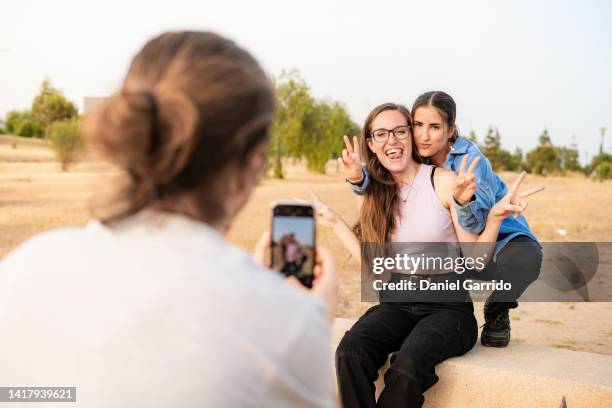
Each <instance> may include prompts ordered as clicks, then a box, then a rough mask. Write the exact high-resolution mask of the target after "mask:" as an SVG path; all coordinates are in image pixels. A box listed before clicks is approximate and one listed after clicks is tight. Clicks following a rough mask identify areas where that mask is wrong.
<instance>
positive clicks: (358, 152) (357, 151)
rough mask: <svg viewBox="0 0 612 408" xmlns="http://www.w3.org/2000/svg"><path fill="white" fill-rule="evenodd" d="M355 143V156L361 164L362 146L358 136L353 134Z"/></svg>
mask: <svg viewBox="0 0 612 408" xmlns="http://www.w3.org/2000/svg"><path fill="white" fill-rule="evenodd" d="M353 144H354V145H355V157H356V158H357V160H358V161H359V163H360V164H361V146H360V145H359V138H358V137H357V136H353Z"/></svg>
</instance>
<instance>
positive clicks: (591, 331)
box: [0, 136, 612, 355]
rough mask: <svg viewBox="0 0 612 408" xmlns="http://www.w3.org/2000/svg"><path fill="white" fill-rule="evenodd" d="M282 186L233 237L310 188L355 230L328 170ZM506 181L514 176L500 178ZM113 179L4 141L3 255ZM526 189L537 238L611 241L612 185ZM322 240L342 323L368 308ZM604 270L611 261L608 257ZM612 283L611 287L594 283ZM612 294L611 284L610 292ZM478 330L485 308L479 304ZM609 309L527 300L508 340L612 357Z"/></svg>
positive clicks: (354, 273) (346, 262)
mask: <svg viewBox="0 0 612 408" xmlns="http://www.w3.org/2000/svg"><path fill="white" fill-rule="evenodd" d="M287 164H288V165H287V167H286V178H285V179H284V180H272V179H267V180H264V181H263V182H262V183H261V185H260V186H259V187H258V188H257V189H256V190H255V193H254V194H253V197H252V198H251V200H250V202H249V203H248V204H247V206H246V207H245V208H244V209H243V210H242V212H241V213H240V214H239V216H238V217H237V219H236V220H235V221H234V223H233V225H232V227H231V229H230V232H229V234H228V239H229V240H230V241H232V242H234V243H235V244H237V245H239V246H241V247H244V248H246V249H251V248H252V246H253V244H254V243H255V241H256V239H257V238H258V237H259V235H260V233H261V232H262V231H263V230H264V229H265V228H266V227H268V226H269V223H270V210H271V206H270V203H271V202H272V201H273V200H278V199H292V198H294V197H297V198H307V197H308V194H307V188H308V187H310V188H312V189H313V190H314V191H316V192H317V193H318V194H319V195H320V197H321V198H322V200H323V201H325V202H326V203H327V204H328V205H330V206H331V207H332V208H334V209H336V210H337V211H338V212H339V213H340V214H342V215H343V216H344V217H345V218H346V219H347V221H349V222H350V223H352V222H354V221H355V220H356V209H355V199H354V197H353V196H352V194H351V193H350V191H349V189H348V188H347V186H346V184H345V183H344V181H343V177H342V175H341V174H340V173H338V172H337V169H336V166H335V164H334V163H331V162H330V164H329V166H328V171H327V174H326V175H314V174H311V173H308V172H307V171H306V170H305V168H304V166H302V165H299V164H296V165H291V164H290V163H287ZM501 176H502V178H503V179H504V180H505V181H506V182H512V181H513V180H514V179H515V178H516V176H517V175H516V174H512V173H503V174H501ZM115 177H116V172H114V170H113V169H112V168H111V167H109V166H108V165H106V164H104V163H102V162H100V161H98V160H95V159H93V158H92V157H91V156H87V157H85V158H84V160H83V161H81V162H80V163H78V164H77V165H75V166H74V167H73V168H72V169H71V170H70V171H69V172H66V173H62V172H61V171H60V168H59V165H58V164H57V163H56V162H55V161H54V158H53V154H52V153H51V151H50V150H49V148H48V147H47V146H46V144H45V143H44V141H40V140H28V139H21V138H20V139H19V140H18V143H17V148H16V149H13V148H12V147H11V138H10V137H6V136H0V258H1V257H3V256H4V255H5V254H6V253H8V252H9V251H10V250H12V249H13V248H15V247H16V246H17V245H19V244H20V243H22V242H23V241H25V240H26V239H28V238H29V237H31V236H32V235H34V234H36V233H38V232H40V231H44V230H47V229H51V228H56V227H63V226H79V225H83V224H85V223H86V222H87V220H88V219H89V218H91V216H92V214H94V213H96V211H97V210H98V209H99V206H100V203H101V202H102V201H103V199H104V198H107V197H109V194H111V191H112V188H113V184H114V180H115ZM524 184H525V187H526V188H529V187H530V186H535V185H539V184H544V185H546V191H545V192H542V193H540V194H538V195H536V196H534V197H532V199H531V200H530V203H529V209H528V210H527V214H526V215H527V218H528V220H529V223H530V225H531V227H532V229H533V231H534V233H535V234H536V236H537V237H538V238H539V239H540V240H541V241H567V242H579V241H595V242H597V241H599V242H609V241H612V232H610V231H611V230H612V217H611V216H610V215H609V213H608V211H609V209H610V208H612V182H610V181H608V182H605V183H595V182H592V181H590V180H587V179H586V178H584V177H581V176H572V177H546V178H544V177H536V176H531V175H530V176H528V177H527V179H526V180H525V183H524ZM317 240H318V242H319V243H320V244H322V245H325V246H326V247H327V248H328V249H330V250H331V251H332V253H333V254H334V257H335V259H336V262H337V265H338V268H339V269H340V276H341V305H340V308H339V310H338V316H341V317H352V318H356V317H358V316H360V315H361V314H362V313H363V312H364V311H365V310H366V309H367V308H368V307H370V306H371V305H372V303H363V302H361V301H360V276H359V268H358V265H357V264H356V262H355V261H354V260H353V259H351V258H350V257H349V255H348V252H347V251H346V250H345V249H344V247H343V246H342V244H341V243H340V241H339V240H338V239H337V238H336V237H335V236H334V235H333V234H332V233H331V232H330V231H329V230H327V229H325V228H324V227H319V228H318V232H317ZM603 261H605V262H606V263H607V264H608V265H610V263H611V262H612V260H611V259H604V260H603ZM598 284H599V285H610V284H611V283H610V282H607V281H606V282H598ZM610 287H612V286H610ZM475 308H476V316H477V318H478V320H479V325H481V324H482V323H483V318H482V303H476V304H475ZM611 317H612V302H592V303H584V302H554V303H553V302H550V303H543V302H540V303H525V302H524V303H521V306H520V307H519V308H518V309H517V310H514V311H512V312H511V319H512V341H514V342H517V343H527V344H533V345H541V346H547V347H556V348H566V349H570V350H580V351H589V352H594V353H602V354H608V355H612V318H611Z"/></svg>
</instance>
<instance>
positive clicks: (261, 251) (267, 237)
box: [253, 229, 272, 267]
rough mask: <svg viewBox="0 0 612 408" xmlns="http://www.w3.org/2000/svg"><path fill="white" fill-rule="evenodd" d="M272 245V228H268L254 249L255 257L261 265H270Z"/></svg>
mask: <svg viewBox="0 0 612 408" xmlns="http://www.w3.org/2000/svg"><path fill="white" fill-rule="evenodd" d="M271 246H272V231H270V229H266V230H265V231H264V232H263V234H261V237H260V238H259V239H258V240H257V242H256V243H255V248H254V249H253V258H255V261H257V262H258V263H259V264H260V265H263V266H265V267H270V260H269V253H270V248H271Z"/></svg>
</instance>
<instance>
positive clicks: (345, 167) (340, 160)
mask: <svg viewBox="0 0 612 408" xmlns="http://www.w3.org/2000/svg"><path fill="white" fill-rule="evenodd" d="M338 163H339V164H340V165H341V166H342V168H343V169H344V170H347V169H348V167H347V165H346V163H345V162H344V159H343V158H342V157H338Z"/></svg>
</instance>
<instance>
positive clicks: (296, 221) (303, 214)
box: [272, 204, 315, 288]
mask: <svg viewBox="0 0 612 408" xmlns="http://www.w3.org/2000/svg"><path fill="white" fill-rule="evenodd" d="M273 211H274V214H273V217H272V269H275V270H277V271H280V272H281V273H283V274H284V275H285V276H295V277H296V278H297V279H298V280H299V281H300V282H302V284H303V285H304V286H306V287H309V288H310V287H312V281H313V276H314V264H315V259H314V257H315V219H314V210H313V208H312V206H310V205H296V204H278V205H276V206H275V207H274V210H273Z"/></svg>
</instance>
